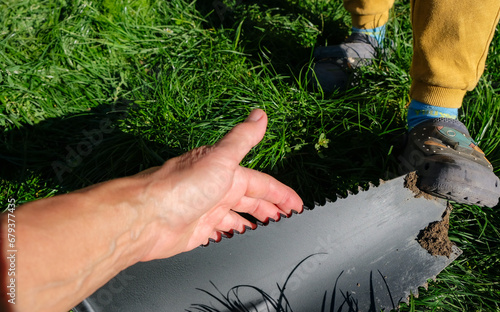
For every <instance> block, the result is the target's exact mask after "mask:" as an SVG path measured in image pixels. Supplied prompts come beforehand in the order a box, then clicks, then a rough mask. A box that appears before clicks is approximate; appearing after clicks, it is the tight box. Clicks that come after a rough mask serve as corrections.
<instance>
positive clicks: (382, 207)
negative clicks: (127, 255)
mask: <svg viewBox="0 0 500 312" xmlns="http://www.w3.org/2000/svg"><path fill="white" fill-rule="evenodd" d="M404 178H405V177H404V176H402V177H399V178H396V179H394V180H390V181H387V182H382V183H381V184H380V185H379V186H378V187H371V188H370V189H369V190H366V191H360V192H359V193H358V194H356V195H350V196H348V197H347V198H344V199H338V200H336V201H335V202H330V203H327V204H326V205H324V206H318V207H315V208H314V209H312V210H305V211H304V212H303V213H302V214H300V215H293V216H291V217H290V218H282V220H280V221H279V222H271V223H269V224H268V225H266V226H259V227H258V228H257V229H256V230H253V231H247V232H246V233H244V234H241V235H235V236H233V237H232V238H230V239H225V240H222V241H221V242H219V243H211V244H210V245H209V246H207V247H200V248H196V249H195V250H193V251H190V252H187V253H183V254H179V255H177V256H175V257H172V258H169V259H164V260H156V261H150V262H146V263H138V264H136V265H134V266H132V267H130V268H128V269H126V270H125V271H123V272H121V273H120V274H119V275H118V276H116V277H115V278H114V279H112V280H111V281H110V282H109V283H107V284H106V285H104V286H103V287H102V288H100V289H99V290H97V291H96V292H95V293H94V294H93V295H91V296H90V297H89V298H87V299H86V300H84V301H83V302H82V303H81V304H80V305H79V306H77V307H76V308H75V312H78V311H275V310H276V306H277V305H280V306H282V307H284V308H285V307H287V311H299V312H300V311H380V310H382V309H385V310H386V311H389V310H391V309H394V308H397V307H398V304H399V303H400V302H402V301H407V299H408V297H409V295H410V294H411V293H412V294H418V287H420V286H425V285H426V283H427V281H428V280H429V279H433V278H435V277H436V275H437V274H439V272H441V271H442V270H443V269H444V268H445V267H446V266H447V265H449V264H450V263H451V262H452V261H453V260H454V259H455V258H456V257H458V256H459V255H460V253H461V251H460V249H458V248H457V247H456V246H453V247H452V252H451V254H450V255H449V256H439V255H431V253H430V252H429V251H428V250H426V249H424V248H423V247H422V246H421V245H420V244H419V242H418V241H417V236H418V235H419V233H420V232H421V231H423V230H424V229H425V228H426V227H427V226H428V225H429V224H431V223H435V222H438V221H441V219H442V216H443V214H444V213H445V211H446V209H447V203H446V201H444V200H440V199H435V198H432V199H426V198H424V197H420V198H416V197H415V193H414V192H413V191H411V190H409V189H408V188H406V187H405V186H404V184H405V182H404ZM285 310H286V309H284V310H283V311H285Z"/></svg>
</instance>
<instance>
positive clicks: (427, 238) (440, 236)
mask: <svg viewBox="0 0 500 312" xmlns="http://www.w3.org/2000/svg"><path fill="white" fill-rule="evenodd" d="M450 213H451V206H450V205H449V204H448V207H447V208H446V211H445V212H444V214H443V219H442V220H441V221H436V222H432V223H431V224H429V225H428V226H427V227H426V228H425V229H423V230H422V231H420V234H419V235H418V237H417V240H418V242H419V243H420V246H422V247H423V248H425V249H426V250H427V251H428V252H429V253H430V254H431V255H433V256H446V257H448V258H449V257H450V255H451V252H452V249H451V247H452V246H453V244H452V243H451V241H450V239H449V238H448V229H449V227H450Z"/></svg>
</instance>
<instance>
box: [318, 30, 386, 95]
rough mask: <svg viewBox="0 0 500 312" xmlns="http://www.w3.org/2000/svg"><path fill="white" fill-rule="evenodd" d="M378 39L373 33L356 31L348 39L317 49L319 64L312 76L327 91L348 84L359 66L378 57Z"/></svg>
mask: <svg viewBox="0 0 500 312" xmlns="http://www.w3.org/2000/svg"><path fill="white" fill-rule="evenodd" d="M378 46H379V45H378V42H377V40H376V39H375V38H374V37H373V36H369V35H365V34H360V33H353V34H352V35H351V36H349V38H347V39H346V41H345V42H344V43H341V44H339V45H335V46H331V47H318V48H316V49H314V58H315V60H316V61H315V64H314V67H313V72H311V73H310V76H309V79H310V81H311V83H312V85H313V86H314V87H316V88H318V85H319V86H321V88H322V89H323V92H324V93H332V92H333V91H335V90H336V89H344V88H346V87H347V86H348V85H349V83H350V81H352V80H353V78H354V76H355V71H354V70H355V69H356V68H359V67H360V66H364V65H368V64H370V63H371V60H372V59H373V58H375V57H376V55H377V49H378Z"/></svg>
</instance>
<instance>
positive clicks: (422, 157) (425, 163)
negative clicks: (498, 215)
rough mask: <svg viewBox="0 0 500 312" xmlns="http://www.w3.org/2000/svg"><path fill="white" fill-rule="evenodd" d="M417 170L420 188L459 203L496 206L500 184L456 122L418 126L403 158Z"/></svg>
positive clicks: (435, 121) (439, 121)
mask: <svg viewBox="0 0 500 312" xmlns="http://www.w3.org/2000/svg"><path fill="white" fill-rule="evenodd" d="M400 160H401V161H402V164H403V166H404V169H406V170H404V171H406V172H410V171H415V170H416V171H417V175H418V181H417V187H418V188H419V189H420V190H421V191H423V192H425V193H429V194H432V195H435V196H437V197H442V198H446V199H449V200H452V201H455V202H458V203H463V204H472V205H478V206H488V207H494V206H496V205H497V204H498V200H499V198H500V181H499V179H498V177H497V176H496V175H495V174H494V173H493V166H492V165H491V163H490V162H489V161H488V160H487V159H486V157H485V155H484V153H483V151H482V150H481V149H480V148H479V147H478V146H477V144H476V143H475V142H474V140H472V138H471V136H470V135H469V131H467V128H466V127H465V125H464V124H463V123H461V122H460V121H458V120H456V119H450V118H434V119H431V120H428V121H424V122H422V123H420V124H418V125H417V126H416V127H414V128H413V129H412V130H411V131H410V133H409V134H408V140H407V143H406V147H405V150H404V152H403V155H402V157H401V158H400Z"/></svg>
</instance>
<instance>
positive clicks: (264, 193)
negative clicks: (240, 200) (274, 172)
mask: <svg viewBox="0 0 500 312" xmlns="http://www.w3.org/2000/svg"><path fill="white" fill-rule="evenodd" d="M240 168H241V170H242V173H243V174H244V175H245V178H246V180H247V190H246V192H245V196H247V197H249V198H256V199H261V200H265V201H267V202H269V203H272V204H274V205H276V206H277V207H278V208H279V209H280V210H282V211H284V212H285V213H286V214H290V213H292V210H295V211H297V212H302V210H303V205H304V203H303V202H302V199H301V198H300V196H299V195H298V194H297V193H296V192H295V191H294V190H293V189H292V188H291V187H289V186H287V185H285V184H283V183H281V182H280V181H278V180H276V179H275V178H273V177H271V176H270V175H268V174H265V173H262V172H259V171H256V170H252V169H248V168H244V167H240Z"/></svg>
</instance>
